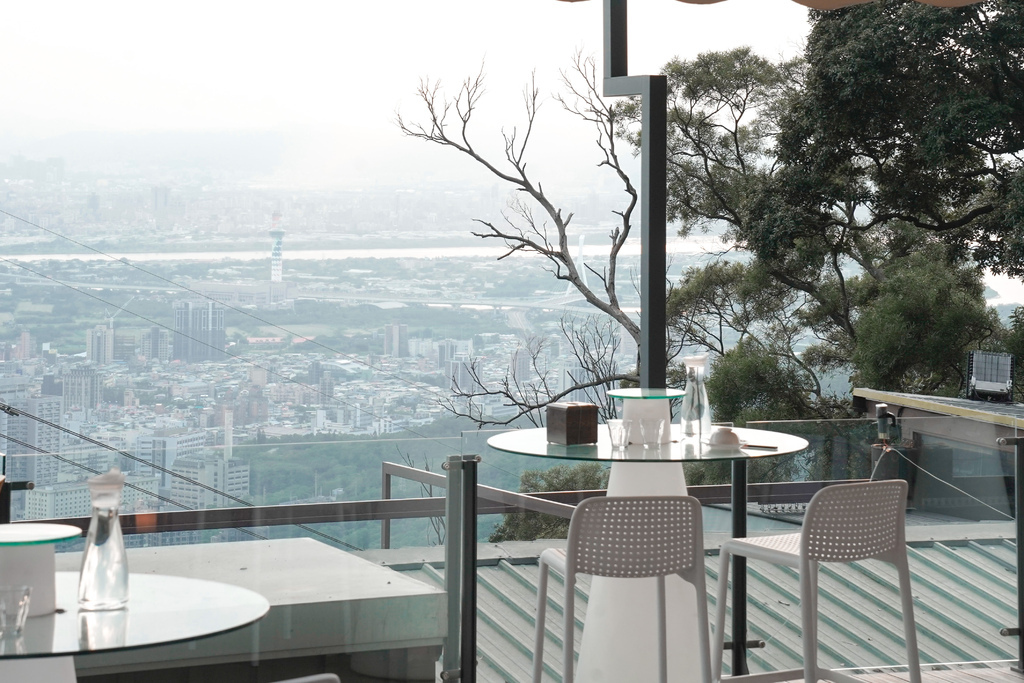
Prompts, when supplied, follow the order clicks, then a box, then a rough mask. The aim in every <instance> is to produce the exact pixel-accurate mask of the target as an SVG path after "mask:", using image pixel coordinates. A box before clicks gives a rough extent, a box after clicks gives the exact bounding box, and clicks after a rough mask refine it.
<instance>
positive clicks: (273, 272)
mask: <svg viewBox="0 0 1024 683" xmlns="http://www.w3.org/2000/svg"><path fill="white" fill-rule="evenodd" d="M271 220H272V223H271V228H270V238H271V239H272V240H274V244H273V246H271V248H270V281H271V282H280V281H281V277H282V275H283V273H284V264H283V248H284V230H282V229H281V228H279V227H278V221H280V220H281V214H279V213H278V212H277V211H275V212H274V215H273V217H272V218H271Z"/></svg>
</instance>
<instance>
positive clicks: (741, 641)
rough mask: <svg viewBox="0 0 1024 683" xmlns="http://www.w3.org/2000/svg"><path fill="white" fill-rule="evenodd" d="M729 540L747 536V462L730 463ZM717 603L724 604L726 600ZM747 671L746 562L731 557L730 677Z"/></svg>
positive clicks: (736, 461) (723, 597) (740, 557)
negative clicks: (730, 515)
mask: <svg viewBox="0 0 1024 683" xmlns="http://www.w3.org/2000/svg"><path fill="white" fill-rule="evenodd" d="M732 536H733V538H746V536H747V461H746V460H744V459H743V458H738V459H736V460H733V461H732ZM720 599H722V600H724V599H725V596H722V597H721V598H720ZM748 673H750V671H749V670H748V669H747V558H745V557H742V556H740V555H733V556H732V675H733V676H744V675H746V674H748Z"/></svg>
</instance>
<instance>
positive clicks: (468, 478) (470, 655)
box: [460, 455, 480, 683]
mask: <svg viewBox="0 0 1024 683" xmlns="http://www.w3.org/2000/svg"><path fill="white" fill-rule="evenodd" d="M465 458H466V459H465V460H464V461H463V463H462V467H463V472H462V490H461V491H460V493H461V495H462V648H461V649H462V667H461V668H462V682H463V683H476V480H477V463H478V462H480V456H478V455H477V456H474V455H470V456H465Z"/></svg>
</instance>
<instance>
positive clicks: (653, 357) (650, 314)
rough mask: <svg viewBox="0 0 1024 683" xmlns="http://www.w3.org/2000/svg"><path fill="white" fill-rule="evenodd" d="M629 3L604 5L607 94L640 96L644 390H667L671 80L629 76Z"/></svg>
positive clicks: (607, 0) (607, 1) (613, 1)
mask: <svg viewBox="0 0 1024 683" xmlns="http://www.w3.org/2000/svg"><path fill="white" fill-rule="evenodd" d="M626 10H627V1H626V0H604V75H605V78H604V94H605V96H607V97H622V96H629V95H639V96H640V98H641V103H640V107H641V130H640V165H641V166H640V169H641V170H640V386H641V387H644V388H660V387H664V386H665V375H666V371H667V368H668V351H667V348H666V344H667V339H668V333H667V329H666V327H667V318H666V306H667V303H668V302H667V300H666V293H665V289H666V288H665V264H666V257H665V238H666V225H665V224H666V216H667V214H666V208H665V207H666V204H667V184H668V175H667V164H668V113H667V111H668V79H667V78H666V77H665V76H629V75H627V72H628V70H629V68H628V60H627V50H626V16H627V11H626Z"/></svg>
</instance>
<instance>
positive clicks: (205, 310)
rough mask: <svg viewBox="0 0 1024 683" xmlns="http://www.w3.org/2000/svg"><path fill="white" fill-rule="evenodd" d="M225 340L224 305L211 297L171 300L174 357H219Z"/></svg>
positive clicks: (188, 359) (195, 359)
mask: <svg viewBox="0 0 1024 683" xmlns="http://www.w3.org/2000/svg"><path fill="white" fill-rule="evenodd" d="M226 341H227V340H226V337H225V334H224V307H223V306H221V305H220V304H218V303H216V302H213V301H176V302H175V303H174V349H173V353H172V356H173V358H174V360H181V361H185V362H186V363H198V362H200V361H204V360H222V359H223V358H224V345H225V342H226Z"/></svg>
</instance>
